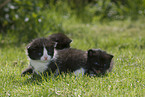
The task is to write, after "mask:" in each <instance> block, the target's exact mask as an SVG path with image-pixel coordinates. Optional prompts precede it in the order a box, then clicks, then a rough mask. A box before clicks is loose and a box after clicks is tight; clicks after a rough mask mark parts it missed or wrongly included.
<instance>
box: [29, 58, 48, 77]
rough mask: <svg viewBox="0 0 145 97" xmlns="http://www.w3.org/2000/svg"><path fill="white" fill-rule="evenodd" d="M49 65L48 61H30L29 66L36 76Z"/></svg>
mask: <svg viewBox="0 0 145 97" xmlns="http://www.w3.org/2000/svg"><path fill="white" fill-rule="evenodd" d="M49 63H50V61H39V60H30V64H31V66H33V68H34V71H35V72H36V73H37V74H38V73H42V72H44V71H45V70H46V69H47V68H48V65H49Z"/></svg>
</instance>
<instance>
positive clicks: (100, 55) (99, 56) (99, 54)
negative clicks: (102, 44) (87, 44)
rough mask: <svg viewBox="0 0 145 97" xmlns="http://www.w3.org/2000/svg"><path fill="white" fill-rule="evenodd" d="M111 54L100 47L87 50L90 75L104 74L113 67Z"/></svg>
mask: <svg viewBox="0 0 145 97" xmlns="http://www.w3.org/2000/svg"><path fill="white" fill-rule="evenodd" d="M112 58H113V55H111V54H108V53H106V52H105V51H103V50H100V49H90V50H88V59H87V64H88V65H89V66H90V70H89V72H90V74H91V75H94V74H95V75H104V74H105V73H106V72H110V71H111V70H112V68H113V59H112Z"/></svg>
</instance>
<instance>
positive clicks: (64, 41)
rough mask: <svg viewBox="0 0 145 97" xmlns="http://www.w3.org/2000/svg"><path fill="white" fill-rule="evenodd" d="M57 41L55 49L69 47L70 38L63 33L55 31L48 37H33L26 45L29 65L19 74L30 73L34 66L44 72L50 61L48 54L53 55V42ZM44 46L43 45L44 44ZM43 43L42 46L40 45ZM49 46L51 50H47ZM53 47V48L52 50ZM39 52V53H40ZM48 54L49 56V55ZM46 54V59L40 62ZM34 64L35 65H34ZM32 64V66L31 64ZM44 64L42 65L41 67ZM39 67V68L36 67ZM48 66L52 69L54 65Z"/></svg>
mask: <svg viewBox="0 0 145 97" xmlns="http://www.w3.org/2000/svg"><path fill="white" fill-rule="evenodd" d="M56 42H57V47H56V49H57V50H60V49H64V48H69V47H70V43H71V42H72V40H71V39H70V38H68V37H67V36H66V35H65V34H62V33H57V34H52V35H50V36H49V37H48V38H43V39H42V38H38V39H34V40H33V41H32V42H31V43H30V44H29V45H28V46H27V55H28V57H29V59H30V64H31V65H30V66H29V67H28V68H26V69H25V70H24V71H23V72H22V73H21V76H24V75H25V74H31V73H33V72H34V69H33V68H34V66H35V69H36V70H37V71H39V72H40V73H42V72H44V71H45V70H46V68H47V69H48V64H49V62H50V60H49V59H50V56H51V57H52V56H53V54H54V53H53V50H54V49H53V48H54V43H56ZM44 44H45V45H46V46H45V45H44ZM42 45H43V46H42ZM46 47H47V48H48V47H49V48H51V51H49V50H48V49H47V48H46ZM52 49H53V50H52ZM40 52H41V53H40ZM49 54H50V56H49ZM46 56H47V57H48V58H47V59H48V60H49V62H48V61H44V62H42V60H45V59H46ZM42 63H43V65H42ZM34 64H36V65H37V66H36V65H34ZM33 65H34V66H33ZM43 66H44V67H43ZM37 68H40V69H41V70H40V69H37ZM50 68H51V69H53V68H55V66H53V65H50ZM37 73H38V72H37Z"/></svg>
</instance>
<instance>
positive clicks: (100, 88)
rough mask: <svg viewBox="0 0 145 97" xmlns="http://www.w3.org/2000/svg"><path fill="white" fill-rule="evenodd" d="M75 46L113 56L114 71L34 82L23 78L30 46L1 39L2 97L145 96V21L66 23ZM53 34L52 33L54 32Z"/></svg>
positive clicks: (43, 78)
mask: <svg viewBox="0 0 145 97" xmlns="http://www.w3.org/2000/svg"><path fill="white" fill-rule="evenodd" d="M63 27H64V28H65V29H64V30H65V34H67V35H68V36H69V37H70V38H72V39H73V43H72V44H71V46H72V47H74V48H78V49H82V50H88V49H91V48H100V49H102V50H106V51H107V52H108V53H111V54H113V55H114V56H115V57H114V61H115V62H114V64H115V65H114V68H113V70H112V72H111V73H109V74H108V75H107V76H104V77H90V76H87V75H85V76H83V77H81V76H79V77H75V76H74V74H66V75H61V76H57V77H47V78H45V77H43V76H42V78H41V79H36V78H35V79H32V78H31V77H30V76H26V77H20V74H21V72H22V70H23V69H24V68H26V67H27V65H28V60H27V56H26V54H25V46H26V44H21V45H16V44H6V43H7V42H8V41H7V40H2V36H0V39H1V42H0V45H1V47H0V67H1V70H0V96H2V97H5V96H11V97H13V96H18V97H20V96H26V97H27V96H33V97H40V96H44V97H46V96H75V97H76V96H81V97H88V96H107V97H113V96H118V97H126V96H127V97H134V96H137V97H143V96H145V65H144V64H145V63H144V60H145V20H144V19H139V20H137V21H131V20H129V19H128V20H124V21H112V22H106V23H91V24H83V23H77V22H73V23H69V21H66V22H65V23H64V24H63ZM50 34H51V33H50Z"/></svg>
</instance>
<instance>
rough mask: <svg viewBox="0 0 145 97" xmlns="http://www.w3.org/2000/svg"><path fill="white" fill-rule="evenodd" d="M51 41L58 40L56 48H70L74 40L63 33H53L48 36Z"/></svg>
mask: <svg viewBox="0 0 145 97" xmlns="http://www.w3.org/2000/svg"><path fill="white" fill-rule="evenodd" d="M47 39H48V40H50V41H54V42H57V45H56V47H55V48H56V49H64V48H70V43H71V42H72V40H71V39H70V38H68V37H67V36H66V35H65V34H63V33H57V34H52V35H50V36H48V38H47Z"/></svg>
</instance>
